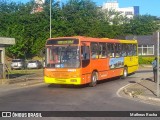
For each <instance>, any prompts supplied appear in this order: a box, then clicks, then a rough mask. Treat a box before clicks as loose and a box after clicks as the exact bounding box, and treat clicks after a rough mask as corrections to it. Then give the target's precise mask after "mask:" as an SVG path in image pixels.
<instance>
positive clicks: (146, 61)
mask: <svg viewBox="0 0 160 120" xmlns="http://www.w3.org/2000/svg"><path fill="white" fill-rule="evenodd" d="M154 58H155V57H142V56H139V64H151V63H152V61H153V60H154Z"/></svg>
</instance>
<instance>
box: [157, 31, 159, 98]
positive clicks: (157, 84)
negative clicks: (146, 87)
mask: <svg viewBox="0 0 160 120" xmlns="http://www.w3.org/2000/svg"><path fill="white" fill-rule="evenodd" d="M157 97H159V31H157Z"/></svg>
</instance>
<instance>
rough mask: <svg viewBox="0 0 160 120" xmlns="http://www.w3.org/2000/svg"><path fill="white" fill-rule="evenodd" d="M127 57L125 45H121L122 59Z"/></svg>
mask: <svg viewBox="0 0 160 120" xmlns="http://www.w3.org/2000/svg"><path fill="white" fill-rule="evenodd" d="M126 56H127V50H126V44H122V57H126Z"/></svg>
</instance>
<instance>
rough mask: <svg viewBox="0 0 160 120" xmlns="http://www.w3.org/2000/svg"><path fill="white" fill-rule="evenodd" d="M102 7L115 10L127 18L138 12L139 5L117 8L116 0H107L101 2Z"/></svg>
mask: <svg viewBox="0 0 160 120" xmlns="http://www.w3.org/2000/svg"><path fill="white" fill-rule="evenodd" d="M102 9H108V10H115V11H117V12H120V13H121V14H122V15H124V16H127V17H128V18H133V16H134V15H138V14H139V6H133V7H125V8H119V3H118V0H108V1H107V2H106V3H104V4H103V6H102Z"/></svg>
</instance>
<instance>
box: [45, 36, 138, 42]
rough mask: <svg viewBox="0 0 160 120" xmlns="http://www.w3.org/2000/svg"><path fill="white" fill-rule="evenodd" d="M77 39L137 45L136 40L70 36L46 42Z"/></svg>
mask: <svg viewBox="0 0 160 120" xmlns="http://www.w3.org/2000/svg"><path fill="white" fill-rule="evenodd" d="M67 38H68V39H79V40H80V41H82V42H110V43H137V40H120V39H110V38H92V37H85V36H72V37H57V38H49V39H48V40H54V39H56V40H57V39H67Z"/></svg>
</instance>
